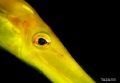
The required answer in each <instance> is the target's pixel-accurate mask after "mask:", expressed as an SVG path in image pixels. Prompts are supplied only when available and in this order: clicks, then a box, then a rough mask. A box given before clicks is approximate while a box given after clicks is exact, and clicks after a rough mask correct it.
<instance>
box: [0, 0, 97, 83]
mask: <svg viewBox="0 0 120 83" xmlns="http://www.w3.org/2000/svg"><path fill="white" fill-rule="evenodd" d="M0 46H1V47H2V48H3V49H5V50H7V51H8V52H10V53H12V54H13V55H15V56H16V57H17V58H19V59H21V60H22V61H24V62H25V63H27V64H29V65H31V66H32V67H35V68H37V69H39V70H40V71H42V72H43V74H44V75H45V76H46V77H47V78H48V79H50V80H51V81H52V82H53V83H95V81H94V80H93V79H92V78H91V77H90V76H89V75H88V74H87V73H86V72H85V71H84V70H83V69H82V68H81V67H80V66H79V65H78V63H77V62H76V61H75V60H74V59H73V58H72V56H71V55H70V53H69V52H68V51H67V50H66V48H65V47H64V46H63V44H62V43H61V42H60V40H59V39H58V38H57V36H56V35H55V34H54V33H53V31H52V30H51V29H50V27H49V26H48V25H47V24H46V23H45V22H44V21H43V20H42V19H41V18H40V17H39V15H38V14H37V13H36V12H35V10H34V9H33V8H32V7H31V6H30V5H29V4H28V3H27V2H25V1H24V0H0Z"/></svg>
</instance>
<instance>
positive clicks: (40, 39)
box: [38, 38, 47, 45]
mask: <svg viewBox="0 0 120 83" xmlns="http://www.w3.org/2000/svg"><path fill="white" fill-rule="evenodd" d="M38 43H39V44H40V45H44V44H46V43H47V41H46V40H45V39H44V38H39V40H38Z"/></svg>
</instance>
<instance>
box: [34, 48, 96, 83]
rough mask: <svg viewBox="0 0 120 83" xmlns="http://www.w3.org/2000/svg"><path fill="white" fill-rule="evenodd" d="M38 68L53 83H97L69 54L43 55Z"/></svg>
mask: <svg viewBox="0 0 120 83" xmlns="http://www.w3.org/2000/svg"><path fill="white" fill-rule="evenodd" d="M35 62H36V63H35V65H36V67H37V68H38V69H39V70H40V71H42V72H43V74H44V75H45V76H47V77H48V79H50V80H51V81H52V82H53V83H95V81H94V80H93V79H92V78H91V77H90V76H89V75H88V74H87V73H86V72H85V71H84V70H83V69H82V68H81V67H80V66H79V64H78V63H77V62H76V61H75V60H74V59H73V58H72V56H71V55H70V54H69V53H68V52H64V53H60V52H58V51H56V50H54V51H53V49H52V52H51V53H49V54H47V53H45V54H44V53H43V55H42V56H40V57H39V59H38V61H37V60H36V61H35Z"/></svg>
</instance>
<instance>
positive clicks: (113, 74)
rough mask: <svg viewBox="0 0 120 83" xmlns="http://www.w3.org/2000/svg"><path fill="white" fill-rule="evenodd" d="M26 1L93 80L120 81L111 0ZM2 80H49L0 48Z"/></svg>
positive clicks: (114, 19) (115, 24)
mask: <svg viewBox="0 0 120 83" xmlns="http://www.w3.org/2000/svg"><path fill="white" fill-rule="evenodd" d="M26 1H27V2H28V3H29V4H31V5H32V7H33V8H35V10H36V11H37V12H38V14H39V15H40V16H41V17H42V19H43V20H44V21H45V22H46V23H47V24H48V25H49V26H50V27H51V29H52V30H53V31H54V32H55V33H56V35H57V36H58V37H59V38H60V40H61V41H62V42H63V44H64V45H65V47H66V48H67V49H68V51H69V52H70V53H71V55H72V56H73V57H74V58H75V60H76V61H77V62H78V63H79V64H80V65H81V66H82V67H83V69H84V70H85V71H86V72H87V73H88V74H89V75H90V76H91V77H92V78H93V79H94V80H96V81H98V82H102V81H101V79H100V78H116V79H117V81H118V80H119V76H120V72H119V69H118V67H119V64H118V60H117V58H118V55H119V54H118V48H119V46H118V39H119V37H118V32H119V30H118V28H119V27H118V25H117V23H118V21H117V20H118V17H117V11H116V10H115V9H116V8H117V6H116V8H115V6H113V5H114V4H109V2H107V3H105V2H87V1H85V2H82V1H80V2H78V1H68V2H67V1H66V2H65V1H64V0H54V1H51V0H26ZM2 80H3V81H6V80H7V81H15V80H16V82H17V81H23V82H29V81H33V82H39V83H45V82H47V83H50V81H49V80H48V79H47V78H46V77H45V76H44V75H42V74H40V73H39V72H38V71H37V70H35V69H34V68H31V67H30V66H28V65H26V64H24V63H23V62H21V61H20V60H18V59H16V58H15V57H14V56H13V55H11V54H10V53H8V52H6V51H4V50H0V81H2ZM1 83H2V82H1Z"/></svg>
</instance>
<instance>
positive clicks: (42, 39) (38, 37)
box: [33, 33, 51, 47]
mask: <svg viewBox="0 0 120 83" xmlns="http://www.w3.org/2000/svg"><path fill="white" fill-rule="evenodd" d="M50 42H51V40H50V37H49V35H48V34H46V33H37V34H35V35H34V37H33V44H34V45H35V46H36V47H48V46H49V44H50Z"/></svg>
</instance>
